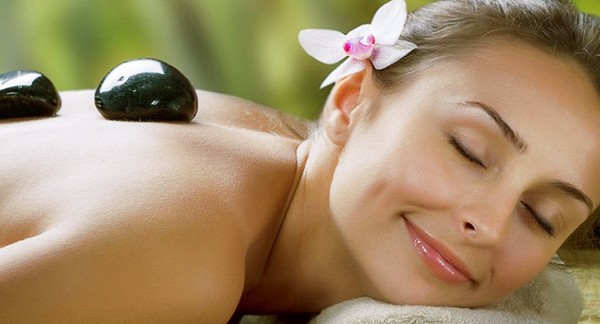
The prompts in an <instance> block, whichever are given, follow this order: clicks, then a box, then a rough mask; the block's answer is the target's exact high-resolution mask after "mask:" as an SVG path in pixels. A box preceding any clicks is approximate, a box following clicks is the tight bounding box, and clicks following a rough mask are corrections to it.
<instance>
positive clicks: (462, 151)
mask: <svg viewBox="0 0 600 324" xmlns="http://www.w3.org/2000/svg"><path fill="white" fill-rule="evenodd" d="M448 142H449V143H450V145H452V146H453V147H454V149H455V150H456V151H457V152H458V153H459V154H460V155H462V157H464V158H465V159H466V160H467V161H469V162H471V163H473V164H476V165H477V166H479V167H482V168H484V169H487V167H486V166H485V164H484V163H483V162H481V160H480V159H479V158H477V157H476V156H475V154H473V153H471V152H470V151H469V150H467V149H466V148H465V147H464V145H463V144H462V143H460V142H459V141H458V140H457V139H456V138H455V137H454V136H451V135H449V136H448Z"/></svg>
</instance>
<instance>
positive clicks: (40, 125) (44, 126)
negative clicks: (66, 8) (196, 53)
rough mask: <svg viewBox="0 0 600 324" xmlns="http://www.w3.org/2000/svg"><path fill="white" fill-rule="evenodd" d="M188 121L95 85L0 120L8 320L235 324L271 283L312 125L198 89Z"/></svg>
mask: <svg viewBox="0 0 600 324" xmlns="http://www.w3.org/2000/svg"><path fill="white" fill-rule="evenodd" d="M198 96H199V101H200V106H199V113H198V115H197V117H196V119H195V120H194V121H193V122H192V123H189V124H177V123H135V122H114V121H107V120H104V119H103V118H102V117H101V116H100V115H99V114H98V112H97V111H96V110H95V108H94V106H93V93H92V92H91V91H78V92H68V93H62V99H63V107H62V109H61V110H60V111H59V113H58V115H57V116H56V117H52V118H42V119H23V120H4V121H2V122H0V152H2V154H1V155H0V170H2V171H1V172H0V192H1V193H2V195H1V196H0V322H2V323H110V322H119V323H177V322H197V323H223V322H226V321H227V319H228V318H229V317H230V316H231V315H232V314H233V312H234V311H235V308H236V306H237V303H238V301H239V299H240V296H242V294H243V292H244V290H247V289H251V288H252V287H253V285H256V284H257V282H258V280H260V276H261V271H262V270H263V269H262V267H263V266H264V262H265V261H266V259H267V257H268V254H269V251H270V248H271V245H272V243H273V241H274V239H275V237H276V235H277V230H278V228H279V225H280V223H281V221H282V218H283V216H284V215H285V211H286V210H285V209H286V207H287V206H286V201H287V199H288V196H289V195H290V194H292V192H293V188H294V183H295V179H296V177H297V175H296V173H297V157H296V149H297V147H298V145H299V143H300V141H301V140H302V136H304V135H305V133H306V130H307V123H306V122H304V121H301V120H297V119H294V118H291V117H287V116H285V115H284V114H282V113H280V112H277V111H274V110H270V109H268V108H264V107H261V106H259V105H256V104H253V103H250V102H247V101H242V100H239V99H236V98H233V97H227V96H223V95H217V94H212V93H207V92H199V93H198Z"/></svg>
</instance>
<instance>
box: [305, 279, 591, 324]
mask: <svg viewBox="0 0 600 324" xmlns="http://www.w3.org/2000/svg"><path fill="white" fill-rule="evenodd" d="M582 310H583V298H582V295H581V291H580V290H579V287H578V286H577V283H576V281H575V279H574V277H573V276H571V275H570V274H569V273H567V272H566V271H565V270H560V269H554V268H548V269H546V270H545V271H544V272H542V273H541V274H540V275H539V276H537V277H536V278H535V279H534V280H532V281H531V282H530V283H529V284H527V285H526V286H525V287H523V288H521V289H519V290H518V291H517V292H515V293H514V294H513V295H511V296H510V297H508V298H506V299H504V300H503V301H501V302H499V303H498V304H496V305H494V306H490V307H486V308H477V309H469V308H455V307H432V306H396V305H390V304H385V303H382V302H379V301H376V300H373V299H370V298H359V299H354V300H349V301H346V302H343V303H340V304H337V305H333V306H331V307H329V308H327V309H325V310H324V311H323V312H321V314H320V315H319V316H317V317H315V318H314V319H313V320H312V321H311V324H334V323H335V324H338V323H353V324H359V323H360V324H375V323H385V324H391V323H445V324H453V323H461V324H470V323H473V324H475V323H477V324H479V323H519V324H521V323H557V324H568V323H577V321H578V319H579V316H580V315H581V312H582Z"/></svg>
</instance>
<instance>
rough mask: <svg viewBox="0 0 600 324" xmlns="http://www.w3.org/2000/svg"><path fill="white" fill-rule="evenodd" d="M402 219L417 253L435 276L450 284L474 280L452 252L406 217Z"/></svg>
mask: <svg viewBox="0 0 600 324" xmlns="http://www.w3.org/2000/svg"><path fill="white" fill-rule="evenodd" d="M404 220H405V223H406V228H407V229H408V233H409V236H410V241H411V243H412V244H413V246H414V247H415V250H416V252H417V254H418V255H419V257H420V258H421V260H423V262H424V263H425V265H426V266H427V267H428V268H429V269H430V270H431V272H432V273H433V274H434V275H435V276H436V277H437V278H439V279H441V280H442V281H444V282H447V283H451V284H459V283H468V282H474V280H473V279H471V278H472V276H471V275H470V273H469V271H468V269H467V267H466V266H465V265H464V263H463V262H462V261H461V260H460V259H459V258H458V257H457V256H456V255H454V253H452V252H451V251H450V250H448V249H447V248H446V247H444V246H443V245H442V244H441V243H439V242H437V241H436V240H435V239H434V238H433V237H431V236H430V235H429V234H427V233H426V232H424V231H423V230H421V229H420V228H418V227H416V226H415V225H413V224H411V223H410V222H409V221H408V220H407V219H406V218H404Z"/></svg>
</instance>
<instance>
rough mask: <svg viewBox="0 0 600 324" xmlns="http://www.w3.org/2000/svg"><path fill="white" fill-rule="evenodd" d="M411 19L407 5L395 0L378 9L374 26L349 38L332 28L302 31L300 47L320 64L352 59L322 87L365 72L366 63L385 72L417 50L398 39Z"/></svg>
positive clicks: (329, 77) (299, 36)
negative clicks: (408, 18)
mask: <svg viewBox="0 0 600 324" xmlns="http://www.w3.org/2000/svg"><path fill="white" fill-rule="evenodd" d="M407 16H408V14H407V11H406V2H404V0H392V1H390V2H388V3H386V4H384V5H383V6H381V8H379V10H377V12H376V13H375V16H374V17H373V21H372V22H371V23H370V24H366V25H362V26H359V27H357V28H355V29H354V30H352V31H351V32H349V33H348V34H347V35H344V34H343V33H341V32H339V31H335V30H329V29H305V30H302V31H300V34H299V35H298V39H299V41H300V45H302V48H304V50H305V51H306V52H307V53H308V54H309V55H310V56H312V57H314V58H315V59H317V60H318V61H320V62H323V63H326V64H334V63H337V62H339V61H340V60H342V59H343V58H345V57H348V59H347V60H346V61H345V62H344V63H342V64H341V65H340V66H338V67H337V68H336V69H335V70H334V71H333V72H331V73H330V74H329V75H328V76H327V78H326V79H325V81H323V83H322V84H321V88H324V87H326V86H328V85H330V84H332V83H334V82H336V81H337V80H339V79H341V78H343V77H345V76H348V75H351V74H354V73H356V72H359V71H362V70H364V69H365V68H366V66H367V64H368V62H367V61H366V60H370V61H371V63H372V64H373V66H374V67H375V69H377V70H381V69H384V68H386V67H388V66H390V65H392V64H393V63H395V62H397V61H398V60H400V59H401V58H403V57H404V56H406V55H407V54H408V53H410V52H411V51H412V50H414V49H415V48H417V45H415V44H413V43H411V42H407V41H404V40H400V39H398V38H399V37H400V34H401V33H402V29H403V28H404V24H405V23H406V18H407Z"/></svg>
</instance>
